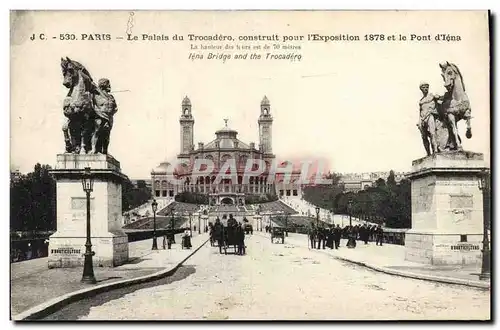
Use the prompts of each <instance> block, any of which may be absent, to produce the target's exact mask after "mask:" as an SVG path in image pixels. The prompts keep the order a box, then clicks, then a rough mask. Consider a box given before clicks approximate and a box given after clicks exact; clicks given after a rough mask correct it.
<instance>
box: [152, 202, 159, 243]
mask: <svg viewBox="0 0 500 330" xmlns="http://www.w3.org/2000/svg"><path fill="white" fill-rule="evenodd" d="M151 208H152V209H153V247H152V248H151V250H158V242H157V241H156V210H158V203H157V202H156V199H153V202H152V203H151Z"/></svg>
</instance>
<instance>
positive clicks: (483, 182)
mask: <svg viewBox="0 0 500 330" xmlns="http://www.w3.org/2000/svg"><path fill="white" fill-rule="evenodd" d="M478 184H479V189H481V191H482V193H483V251H482V252H483V255H482V257H483V259H482V264H481V274H479V279H480V280H488V279H490V275H491V271H490V269H491V267H490V242H489V239H488V218H489V202H488V199H489V198H490V183H489V177H488V172H487V171H483V172H482V173H481V178H480V180H479V183H478Z"/></svg>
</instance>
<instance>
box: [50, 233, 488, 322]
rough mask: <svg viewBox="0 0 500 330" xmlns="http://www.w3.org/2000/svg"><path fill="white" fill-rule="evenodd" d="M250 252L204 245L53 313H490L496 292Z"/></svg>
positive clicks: (119, 316) (294, 249) (292, 253)
mask: <svg viewBox="0 0 500 330" xmlns="http://www.w3.org/2000/svg"><path fill="white" fill-rule="evenodd" d="M246 243H247V245H248V251H247V252H248V254H247V255H246V256H237V255H227V256H224V255H219V253H218V250H217V248H211V247H210V246H209V245H206V246H205V247H203V248H202V249H201V250H200V251H199V252H198V253H197V254H196V255H195V256H193V257H192V258H191V259H190V260H188V261H187V264H186V265H185V266H184V267H182V268H181V269H179V270H178V272H177V273H176V274H175V275H174V276H172V277H171V278H168V279H163V280H161V281H157V282H156V283H151V284H148V285H142V286H139V287H135V288H127V289H122V290H121V291H120V290H118V291H114V292H112V293H107V294H104V295H100V296H97V297H95V298H93V299H91V300H86V301H82V302H79V303H75V304H72V305H69V306H67V307H66V308H65V309H63V310H61V311H60V312H58V313H56V314H53V315H52V316H51V317H49V318H48V319H81V320H173V319H176V320H186V319H295V320H297V319H324V320H326V319H328V320H414V319H418V320H436V319H444V320H457V319H462V320H464V319H466V320H468V319H489V318H490V293H489V292H488V291H482V290H476V289H471V288H467V287H462V286H453V285H446V284H438V283H432V282H426V281H420V280H413V279H408V278H402V277H397V276H391V275H386V274H382V273H378V272H374V271H371V270H368V269H366V268H362V267H359V266H353V265H351V264H347V263H343V262H340V261H338V260H335V259H333V258H332V257H330V256H328V255H326V254H323V253H319V252H313V251H309V250H308V249H307V248H302V247H298V246H292V245H288V244H285V245H281V244H271V243H270V241H269V238H267V237H262V236H257V235H255V236H253V237H250V238H248V239H247V241H246Z"/></svg>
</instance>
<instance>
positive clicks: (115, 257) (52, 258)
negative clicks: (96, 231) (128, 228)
mask: <svg viewBox="0 0 500 330" xmlns="http://www.w3.org/2000/svg"><path fill="white" fill-rule="evenodd" d="M56 234H57V233H56ZM56 234H54V235H52V236H51V237H50V243H49V264H48V266H49V268H69V267H82V266H83V262H84V255H83V254H84V253H85V241H86V238H85V237H58V236H56ZM91 241H92V251H94V252H95V256H94V257H92V263H93V265H94V266H95V267H116V266H119V265H122V264H124V263H125V262H127V260H128V237H127V235H125V236H112V235H111V236H108V237H92V238H91Z"/></svg>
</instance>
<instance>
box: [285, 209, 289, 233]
mask: <svg viewBox="0 0 500 330" xmlns="http://www.w3.org/2000/svg"><path fill="white" fill-rule="evenodd" d="M285 236H286V237H288V212H287V213H285Z"/></svg>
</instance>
